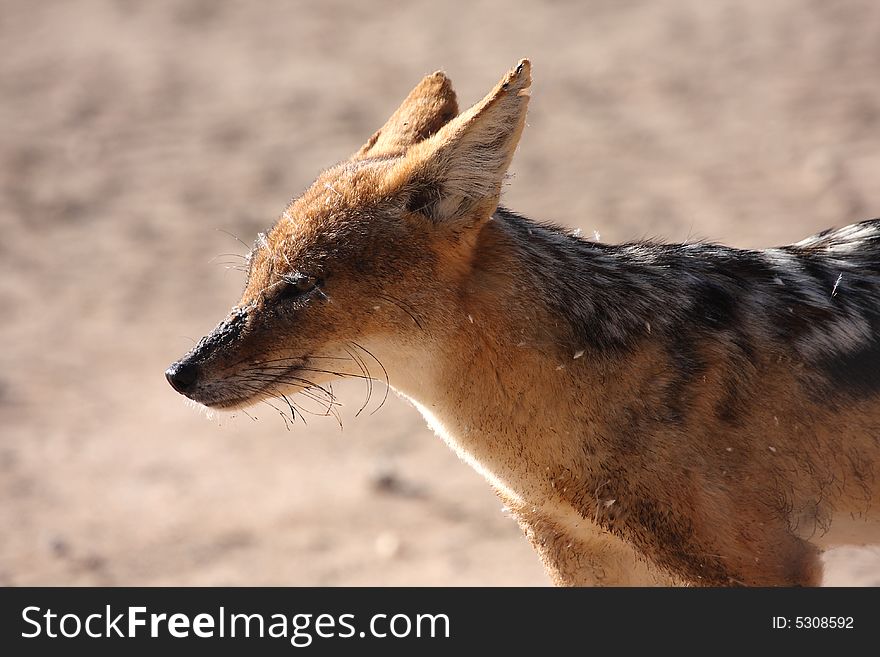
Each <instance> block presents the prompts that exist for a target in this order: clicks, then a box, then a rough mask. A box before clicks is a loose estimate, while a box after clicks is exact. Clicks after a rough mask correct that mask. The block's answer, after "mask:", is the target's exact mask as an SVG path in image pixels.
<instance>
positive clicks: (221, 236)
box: [0, 0, 880, 585]
mask: <svg viewBox="0 0 880 657" xmlns="http://www.w3.org/2000/svg"><path fill="white" fill-rule="evenodd" d="M878 34H880V3H877V2H874V1H873V0H865V1H863V2H833V3H832V2H825V1H820V0H817V1H815V2H794V1H785V0H776V1H774V2H766V1H765V0H759V1H748V2H743V1H742V0H733V1H715V2H701V1H699V0H691V1H685V0H682V1H677V2H656V1H632V0H604V1H599V2H547V1H545V2H540V3H535V4H528V3H525V2H514V1H511V0H506V1H504V2H484V1H480V0H472V1H470V2H467V3H460V4H459V3H440V2H389V1H379V2H377V1H372V2H354V1H351V2H340V1H325V2H313V3H296V2H247V3H246V2H239V3H232V2H215V1H207V0H206V1H197V2H167V1H159V2H139V1H137V0H124V1H123V0H120V1H116V2H27V1H24V0H22V1H20V2H11V1H9V0H0V189H2V192H0V307H2V308H3V321H2V322H0V342H2V344H3V348H2V349H0V500H2V501H0V526H2V527H3V531H2V532H0V583H3V584H148V585H150V584H413V585H416V584H429V585H438V584H469V585H470V584H473V585H482V584H534V585H544V584H546V583H547V580H546V578H545V576H544V574H543V572H542V570H541V568H540V566H539V564H538V561H537V559H536V558H535V557H534V555H533V554H532V552H531V550H530V548H529V547H528V546H527V544H526V541H525V540H524V539H523V538H522V537H521V536H520V534H519V531H518V529H517V527H516V526H515V525H514V523H513V522H512V521H511V520H510V519H509V518H506V517H505V516H504V515H503V514H502V511H501V505H500V503H499V502H498V501H496V499H495V498H494V496H493V495H492V493H491V492H490V491H489V488H488V486H487V485H486V484H485V483H484V482H483V481H481V480H480V478H479V477H478V476H477V475H476V474H474V473H472V472H471V471H470V470H469V469H468V468H467V467H466V466H465V465H464V464H462V463H459V462H458V461H457V460H456V458H455V457H454V456H453V455H452V454H451V453H450V452H449V451H448V450H447V449H446V447H445V446H444V445H442V444H441V443H440V441H439V440H438V439H437V438H435V437H434V436H433V435H432V434H431V433H430V432H429V431H428V430H427V429H426V428H425V427H424V424H423V422H422V421H421V419H420V418H419V417H418V415H417V413H416V412H415V411H414V410H413V409H411V408H409V407H407V406H405V405H404V404H403V403H402V402H400V401H399V400H397V399H396V398H392V399H390V400H389V402H388V403H387V404H386V406H385V408H383V409H382V410H381V411H380V412H379V413H377V414H376V415H374V416H372V417H371V416H368V415H365V416H364V417H360V418H354V417H353V410H349V411H348V412H347V413H346V414H345V415H344V424H345V430H344V431H343V432H340V431H339V429H338V428H337V427H336V425H335V423H334V422H333V421H332V420H330V419H323V418H314V419H312V420H311V422H310V424H309V426H308V427H307V428H306V427H303V426H301V425H299V426H297V427H296V428H295V429H294V430H292V431H290V432H288V431H286V430H285V428H284V424H283V422H282V420H281V419H280V418H279V417H277V416H273V415H272V413H271V412H269V411H267V410H266V409H265V407H263V408H262V409H260V410H258V411H256V412H255V415H256V416H257V418H258V419H257V420H256V421H252V420H250V419H248V418H246V417H244V416H241V417H237V418H234V419H231V420H229V419H227V420H224V421H223V422H222V424H218V422H216V421H213V422H212V421H207V420H206V419H205V418H204V417H201V416H199V414H198V413H196V412H194V411H193V410H192V409H190V408H187V407H185V406H184V404H183V402H182V401H181V399H180V397H179V396H177V395H176V394H174V393H173V392H172V391H171V389H170V388H169V387H168V385H167V383H166V382H165V380H164V377H163V376H162V372H163V370H164V369H165V367H166V366H167V364H168V363H169V362H170V361H171V360H173V359H174V358H176V357H177V356H178V355H180V354H181V353H183V352H184V351H185V350H186V349H188V347H189V346H190V344H191V342H190V339H192V338H198V337H199V336H201V335H202V334H203V333H204V332H205V331H207V330H208V329H210V328H211V327H212V326H213V325H214V323H215V322H216V321H217V320H218V319H219V318H220V317H221V316H223V315H224V314H225V313H226V311H227V309H228V307H229V306H230V305H231V304H232V303H233V302H234V301H235V300H236V299H237V295H238V293H239V291H240V288H241V286H242V284H243V280H242V276H241V275H240V274H239V273H237V272H234V271H226V270H225V269H224V268H223V267H222V266H219V265H218V264H216V262H215V263H212V262H211V259H212V258H213V257H214V256H217V255H218V254H221V253H228V252H241V250H242V249H241V248H240V245H239V244H238V243H237V242H235V240H233V239H232V238H231V237H229V236H228V235H226V234H225V233H222V232H219V231H218V230H217V229H224V230H227V231H230V232H232V233H235V234H236V235H239V236H241V237H242V238H243V239H244V240H245V241H248V242H249V241H251V240H252V239H253V236H254V234H255V233H256V231H257V230H259V229H263V228H265V227H266V226H268V225H269V224H270V223H271V222H272V221H273V220H274V218H275V217H276V216H277V214H278V213H279V211H280V210H281V209H282V207H283V206H284V205H285V202H286V201H287V199H288V198H289V197H290V196H292V195H294V194H296V193H298V192H299V191H300V190H302V189H303V188H304V187H305V186H306V185H307V184H308V183H309V182H310V181H311V179H312V178H313V177H314V176H315V174H316V173H317V172H318V170H319V169H320V168H322V167H324V166H326V165H329V164H331V163H333V162H335V161H338V160H340V159H343V158H345V157H346V156H347V155H348V154H349V153H350V152H351V151H353V150H354V149H355V148H357V147H358V146H359V145H360V144H361V143H362V142H363V141H365V140H366V138H367V137H368V136H369V135H370V134H371V133H372V131H373V130H375V129H376V128H377V127H378V126H379V125H380V124H381V123H382V122H383V121H384V119H385V118H386V117H387V115H388V114H389V113H390V112H391V111H392V110H393V109H394V108H395V106H396V104H397V102H398V101H399V100H400V99H401V98H403V96H404V95H405V94H406V93H407V92H408V90H409V89H410V87H411V86H412V85H413V84H415V83H416V82H417V81H418V80H419V79H420V77H421V76H422V75H424V74H426V73H429V72H431V71H434V70H436V69H438V68H443V69H445V70H446V71H447V72H448V73H449V74H450V76H451V77H452V78H453V80H454V81H455V84H456V87H457V89H458V91H459V95H460V98H461V101H462V103H463V104H465V105H466V104H469V103H471V102H473V101H475V100H477V99H478V98H479V97H480V96H481V95H482V94H483V93H484V92H485V91H486V90H488V89H489V87H490V86H491V85H492V84H493V83H494V82H495V81H496V80H497V78H498V77H500V75H501V74H502V73H503V72H504V71H505V70H506V69H507V68H508V67H510V66H511V65H513V64H514V63H515V62H516V61H517V59H519V58H520V57H522V56H529V57H531V58H532V60H533V63H534V73H535V84H534V87H533V101H532V106H531V114H530V119H529V127H528V129H527V131H526V133H525V137H524V141H523V144H522V146H521V148H520V151H519V154H518V156H517V158H516V161H515V164H514V172H515V180H514V182H513V184H512V185H511V186H510V188H509V190H508V191H507V194H506V199H505V201H506V203H507V204H508V205H510V206H511V207H513V208H515V209H517V210H518V211H520V212H523V213H525V214H527V215H531V216H534V217H538V218H543V219H548V220H556V221H559V222H562V223H564V224H566V225H569V226H571V227H580V228H582V229H583V230H584V231H585V232H586V233H592V232H593V231H598V232H599V233H600V234H601V236H602V239H604V240H609V241H616V240H623V239H630V238H638V237H643V236H649V235H650V236H660V237H665V238H669V239H676V240H683V239H687V238H697V237H700V238H712V239H718V240H724V241H727V242H730V243H733V244H736V245H743V246H769V245H773V244H776V243H782V242H787V241H793V240H796V239H799V238H801V237H803V236H805V235H807V234H808V233H811V232H813V231H815V230H817V229H820V228H824V227H827V226H831V225H842V224H846V223H849V222H852V221H855V220H858V219H863V218H867V217H870V216H872V215H873V216H877V215H880V185H878V179H880V86H878V71H880V39H878ZM362 394H363V391H362V389H361V388H359V387H357V386H354V385H352V386H350V387H348V388H346V389H345V391H344V397H345V399H346V400H348V401H349V402H350V406H351V405H354V408H356V407H357V405H358V402H359V401H360V400H361V398H362ZM383 482H384V483H385V484H388V483H389V482H390V484H391V485H382V484H383ZM878 563H880V562H878V560H877V555H876V553H875V554H874V555H873V559H872V558H871V556H870V555H869V556H865V555H864V554H862V553H858V552H852V551H845V552H843V553H838V555H837V556H836V558H833V559H832V564H831V571H832V575H831V581H832V582H834V583H839V584H850V583H868V584H880V567H878Z"/></svg>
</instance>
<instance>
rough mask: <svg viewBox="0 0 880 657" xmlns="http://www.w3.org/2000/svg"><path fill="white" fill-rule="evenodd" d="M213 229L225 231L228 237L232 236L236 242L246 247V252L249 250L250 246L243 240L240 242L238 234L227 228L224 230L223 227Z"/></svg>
mask: <svg viewBox="0 0 880 657" xmlns="http://www.w3.org/2000/svg"><path fill="white" fill-rule="evenodd" d="M214 230H217V231H219V232H221V233H226V234H227V235H229V236H230V237H232V238H234V239H235V240H236V241H238V243H239V244H241V245H242V246H243V247H244V248H246V249H247V250H248V253H250V252H251V247H250V246H248V245H247V244H245V243H244V242H242V241H241V238H240V237H239V236H238V235H236V234H235V233H230V232H229V231H228V230H226V229H225V228H215V229H214Z"/></svg>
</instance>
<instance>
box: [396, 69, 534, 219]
mask: <svg viewBox="0 0 880 657" xmlns="http://www.w3.org/2000/svg"><path fill="white" fill-rule="evenodd" d="M531 83H532V78H531V66H530V65H529V61H528V60H527V59H524V60H522V61H521V62H520V63H519V65H518V66H517V67H516V68H514V69H512V70H511V71H510V72H508V73H507V75H505V76H504V77H503V78H502V79H501V80H500V81H499V82H498V84H497V85H496V86H495V88H494V89H493V90H492V91H491V92H489V94H488V95H487V96H486V97H485V98H483V100H481V101H480V102H479V103H477V104H476V105H474V106H473V107H471V108H470V109H468V110H467V111H466V112H463V113H462V114H460V115H459V116H457V117H456V118H454V119H453V120H452V121H450V122H449V123H447V124H446V125H445V126H443V127H442V128H441V129H440V130H439V131H438V132H437V134H435V135H434V136H432V137H430V138H428V139H426V140H424V141H422V142H419V143H417V144H415V145H414V146H413V147H412V148H410V149H409V150H408V151H407V152H406V155H405V156H404V157H403V158H401V161H400V162H399V163H398V164H396V165H395V166H394V169H393V170H392V172H391V175H390V176H389V186H390V187H391V188H392V189H391V190H389V192H391V193H394V194H396V195H397V196H398V197H400V196H401V195H402V196H403V197H404V198H405V199H407V202H406V205H407V209H409V210H410V211H411V212H417V213H419V214H422V215H423V216H426V217H429V218H430V219H432V220H434V221H435V222H437V223H443V222H447V223H449V222H451V223H454V224H456V225H459V226H461V225H464V224H467V225H470V224H475V223H478V222H480V221H481V220H485V219H487V218H488V217H489V216H491V214H492V213H493V212H494V211H495V208H496V207H497V205H498V200H499V197H500V195H501V183H502V182H503V181H504V176H505V175H506V174H507V168H508V167H509V166H510V162H511V160H512V159H513V153H514V151H515V150H516V146H517V144H518V143H519V138H520V135H522V131H523V128H524V127H525V123H526V110H527V108H528V104H529V87H530V86H531Z"/></svg>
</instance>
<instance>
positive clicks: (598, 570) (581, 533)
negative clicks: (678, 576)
mask: <svg viewBox="0 0 880 657" xmlns="http://www.w3.org/2000/svg"><path fill="white" fill-rule="evenodd" d="M566 515H567V514H566ZM555 516H556V514H553V516H548V515H544V514H540V513H536V512H534V511H532V512H531V513H528V514H525V515H524V516H521V517H520V518H519V524H520V527H522V529H523V531H524V532H525V534H526V536H527V537H528V539H529V541H530V542H531V543H532V546H533V547H534V548H535V551H536V552H537V553H538V556H539V557H540V558H541V561H542V562H543V563H544V567H545V568H546V569H547V573H548V575H549V576H550V579H551V580H552V582H553V584H554V585H556V586H675V585H676V584H679V583H678V582H676V581H675V580H674V578H672V577H671V576H670V575H668V574H666V573H665V572H663V571H661V570H659V569H656V568H654V567H652V566H651V565H649V564H648V562H647V561H646V560H645V559H644V557H641V556H640V555H639V554H638V553H637V552H636V551H635V549H634V548H633V547H631V546H630V545H629V544H628V543H626V542H624V541H623V540H621V539H619V538H618V537H616V536H614V535H613V534H610V533H608V532H607V531H604V530H602V529H601V528H600V527H598V526H597V525H595V524H594V523H592V522H590V521H587V520H584V519H582V518H580V517H578V518H577V521H574V522H572V521H570V519H568V518H565V517H563V518H559V517H555Z"/></svg>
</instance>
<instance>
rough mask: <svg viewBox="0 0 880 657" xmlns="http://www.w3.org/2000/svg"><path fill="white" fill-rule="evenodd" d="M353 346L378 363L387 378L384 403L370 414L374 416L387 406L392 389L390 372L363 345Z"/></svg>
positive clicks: (356, 344)
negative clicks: (389, 391)
mask: <svg viewBox="0 0 880 657" xmlns="http://www.w3.org/2000/svg"><path fill="white" fill-rule="evenodd" d="M351 344H353V345H354V346H355V347H357V348H358V349H360V350H361V351H363V352H365V353H366V354H367V355H369V356H370V358H372V359H373V360H374V361H376V364H377V365H379V367H380V368H382V375H383V376H384V377H385V395H384V396H383V397H382V402H381V403H380V404H379V405H378V406H377V407H376V408H375V409H374V410H373V411H372V412H371V413H370V415H373V414H374V413H376V412H377V411H378V410H379V409H380V408H382V407H383V406H384V405H385V402H386V401H387V400H388V390H389V388H391V381H390V380H389V379H388V370H386V369H385V366H384V365H383V364H382V361H380V360H379V359H378V358H376V356H375V355H373V352H372V351H370V350H369V349H367V348H366V347H364V346H363V345H361V344H359V343H357V342H352V343H351Z"/></svg>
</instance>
